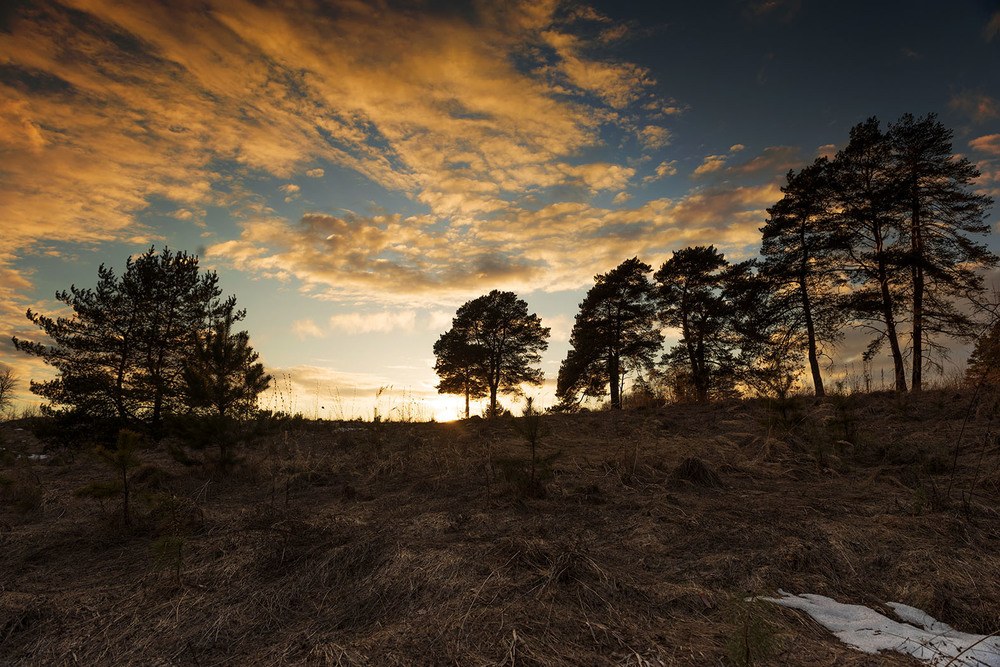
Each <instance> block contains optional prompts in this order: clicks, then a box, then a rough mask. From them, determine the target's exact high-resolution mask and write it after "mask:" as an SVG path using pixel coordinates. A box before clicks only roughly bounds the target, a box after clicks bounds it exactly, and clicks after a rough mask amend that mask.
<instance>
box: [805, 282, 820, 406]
mask: <svg viewBox="0 0 1000 667" xmlns="http://www.w3.org/2000/svg"><path fill="white" fill-rule="evenodd" d="M799 285H800V287H801V288H802V312H803V314H804V316H805V319H806V338H807V340H808V346H809V370H810V371H812V379H813V390H814V393H815V394H816V396H820V397H822V396H826V390H825V389H824V388H823V376H822V375H821V374H820V369H819V354H818V353H817V351H816V325H815V324H814V323H813V318H812V308H811V306H810V303H809V295H808V293H807V292H806V286H805V283H804V282H801V283H799Z"/></svg>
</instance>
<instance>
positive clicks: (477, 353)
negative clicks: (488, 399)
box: [434, 329, 489, 419]
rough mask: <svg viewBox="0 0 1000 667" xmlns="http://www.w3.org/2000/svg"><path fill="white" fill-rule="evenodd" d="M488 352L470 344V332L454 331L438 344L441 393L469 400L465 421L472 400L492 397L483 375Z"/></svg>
mask: <svg viewBox="0 0 1000 667" xmlns="http://www.w3.org/2000/svg"><path fill="white" fill-rule="evenodd" d="M483 353H484V349H483V348H482V347H481V346H478V345H475V344H474V343H471V342H470V339H469V336H468V335H467V333H466V332H463V331H460V330H458V329H450V330H448V331H447V332H445V333H443V334H441V337H440V338H439V339H438V340H437V342H436V343H434V358H435V360H436V361H435V363H434V372H435V373H437V374H438V377H439V378H441V381H440V382H439V383H438V385H437V390H438V393H439V394H458V395H459V396H464V397H465V418H466V419H468V418H469V401H470V399H478V398H483V397H485V396H487V395H489V385H487V384H486V380H485V378H484V377H483V376H482V374H481V373H480V372H479V369H481V368H482V367H483V366H484V365H485V359H484V358H483Z"/></svg>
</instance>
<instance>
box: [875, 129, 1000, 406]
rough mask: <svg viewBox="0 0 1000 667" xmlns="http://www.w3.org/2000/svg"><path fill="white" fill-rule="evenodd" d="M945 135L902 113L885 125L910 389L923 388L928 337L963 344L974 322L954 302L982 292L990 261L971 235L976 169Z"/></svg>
mask: <svg viewBox="0 0 1000 667" xmlns="http://www.w3.org/2000/svg"><path fill="white" fill-rule="evenodd" d="M951 139H952V132H951V130H949V129H947V128H946V127H945V126H944V125H942V124H941V122H940V121H938V120H937V116H935V115H934V114H928V115H927V116H925V117H924V118H919V119H918V118H914V117H913V115H911V114H906V115H904V116H903V117H902V118H900V119H899V120H898V121H897V122H896V123H894V124H892V125H890V126H889V132H888V141H889V143H890V146H891V149H892V155H891V160H892V161H891V176H892V178H893V179H894V180H895V181H896V183H897V184H898V185H899V186H900V199H899V204H900V207H901V209H900V213H901V215H902V218H903V223H904V225H905V227H904V229H905V230H906V232H905V235H906V237H908V241H909V251H908V252H907V253H906V254H905V256H904V263H905V265H906V266H907V267H908V268H909V271H910V282H911V292H912V293H911V310H910V316H911V318H912V337H911V347H912V354H913V359H912V362H913V365H912V371H911V387H912V389H913V391H920V390H921V388H922V386H923V370H924V365H925V361H924V349H925V345H933V344H934V341H933V338H932V334H935V333H940V334H947V335H949V336H956V337H960V338H965V339H969V338H970V332H971V331H972V330H973V328H974V326H973V322H972V321H971V319H970V318H969V316H968V315H967V314H966V313H964V312H962V311H961V310H960V309H959V308H957V307H956V300H958V299H963V298H969V297H973V298H975V297H976V296H977V295H979V294H981V293H982V292H983V291H984V289H985V288H984V286H983V276H982V273H981V272H980V270H981V269H983V268H992V267H994V266H996V264H997V256H996V255H994V254H993V253H992V252H990V251H989V250H988V249H987V248H986V246H985V245H984V244H983V243H982V242H980V241H977V240H975V239H973V238H970V235H985V234H988V233H989V232H990V227H989V225H987V224H986V223H985V217H986V211H987V209H988V208H989V206H990V204H991V203H992V201H991V200H990V199H989V197H986V196H985V195H978V194H975V193H973V192H972V191H971V186H972V184H973V182H974V181H975V179H976V178H978V177H979V175H980V174H979V171H978V170H977V169H976V167H975V166H974V165H973V164H972V163H971V162H969V160H968V159H967V158H965V157H958V156H956V155H954V154H953V153H952V145H951Z"/></svg>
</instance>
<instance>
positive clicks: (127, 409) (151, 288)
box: [14, 248, 242, 431]
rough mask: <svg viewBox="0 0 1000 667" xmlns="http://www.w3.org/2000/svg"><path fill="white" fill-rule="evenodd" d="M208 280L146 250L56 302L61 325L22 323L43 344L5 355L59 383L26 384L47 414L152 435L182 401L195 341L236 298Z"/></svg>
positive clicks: (189, 261)
mask: <svg viewBox="0 0 1000 667" xmlns="http://www.w3.org/2000/svg"><path fill="white" fill-rule="evenodd" d="M221 294H222V290H221V289H220V288H219V286H218V276H217V275H216V274H215V272H211V271H210V272H202V271H200V270H199V268H198V258H197V257H195V256H192V255H188V254H187V253H185V252H179V253H175V252H172V251H170V250H169V249H166V248H164V249H163V250H162V251H160V252H157V251H156V250H155V248H150V249H149V250H148V251H147V252H145V253H143V254H142V255H139V256H137V257H130V258H129V259H128V260H127V262H126V265H125V271H124V272H123V273H122V275H121V276H120V277H119V276H118V275H116V274H115V272H114V271H113V270H112V269H110V268H107V267H105V266H104V265H103V264H102V265H101V266H100V268H99V269H98V282H97V286H96V287H95V288H93V289H91V288H79V287H77V286H76V285H72V286H71V287H70V289H69V291H65V290H64V291H61V292H58V293H57V294H56V299H58V300H59V301H61V302H62V303H64V304H66V305H67V306H69V307H70V308H71V309H72V314H71V315H70V316H68V317H55V318H53V317H47V316H45V315H41V314H38V313H35V312H33V311H31V310H28V312H27V317H28V319H29V320H31V321H32V322H33V323H34V324H35V325H37V326H38V327H39V328H40V329H41V330H42V331H43V332H44V333H45V334H46V335H47V336H48V338H49V339H50V340H51V343H42V342H33V341H26V340H19V339H17V338H14V346H15V347H16V348H17V349H18V350H21V351H23V352H26V353H28V354H31V355H34V356H37V357H39V358H41V359H42V360H43V361H45V363H47V364H49V365H50V366H53V367H54V368H55V369H56V370H57V371H58V373H59V375H58V377H56V378H55V379H53V380H48V381H45V382H32V383H31V391H32V392H34V393H35V394H37V395H39V396H42V397H43V398H45V399H48V401H49V405H48V406H47V407H46V409H47V410H48V411H49V412H50V413H57V414H75V415H78V416H87V417H92V418H98V419H111V420H115V421H117V422H119V423H121V424H135V423H139V424H146V425H148V426H149V427H151V428H152V429H153V430H154V431H157V430H158V429H159V428H160V426H161V424H162V421H163V418H164V416H165V415H166V414H170V413H173V412H176V411H178V410H179V409H180V408H181V407H182V406H183V405H184V402H185V389H184V383H183V382H182V375H183V372H184V368H185V365H186V364H187V362H188V361H189V360H191V359H192V358H194V357H193V354H194V351H195V349H196V348H195V341H196V340H197V336H198V335H199V334H200V333H201V332H203V331H205V330H208V329H210V328H211V325H212V323H213V322H215V321H218V319H219V318H224V317H226V314H227V313H228V314H229V315H230V316H232V317H233V319H239V317H242V313H239V314H236V315H233V312H234V308H235V303H236V301H235V297H231V298H229V299H227V300H225V301H222V300H220V298H219V297H220V295H221Z"/></svg>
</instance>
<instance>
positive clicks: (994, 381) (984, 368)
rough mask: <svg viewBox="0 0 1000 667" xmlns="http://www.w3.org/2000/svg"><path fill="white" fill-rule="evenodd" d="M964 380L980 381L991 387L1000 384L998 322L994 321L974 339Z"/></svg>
mask: <svg viewBox="0 0 1000 667" xmlns="http://www.w3.org/2000/svg"><path fill="white" fill-rule="evenodd" d="M965 380H966V382H968V383H969V384H972V385H977V384H979V383H980V382H981V383H983V384H985V385H988V386H991V387H996V386H1000V323H994V324H993V326H991V327H990V328H989V329H988V330H987V331H986V333H985V334H983V335H982V336H980V337H979V338H978V339H977V340H976V346H975V348H974V349H973V350H972V354H970V355H969V360H968V365H967V366H966V369H965Z"/></svg>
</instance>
